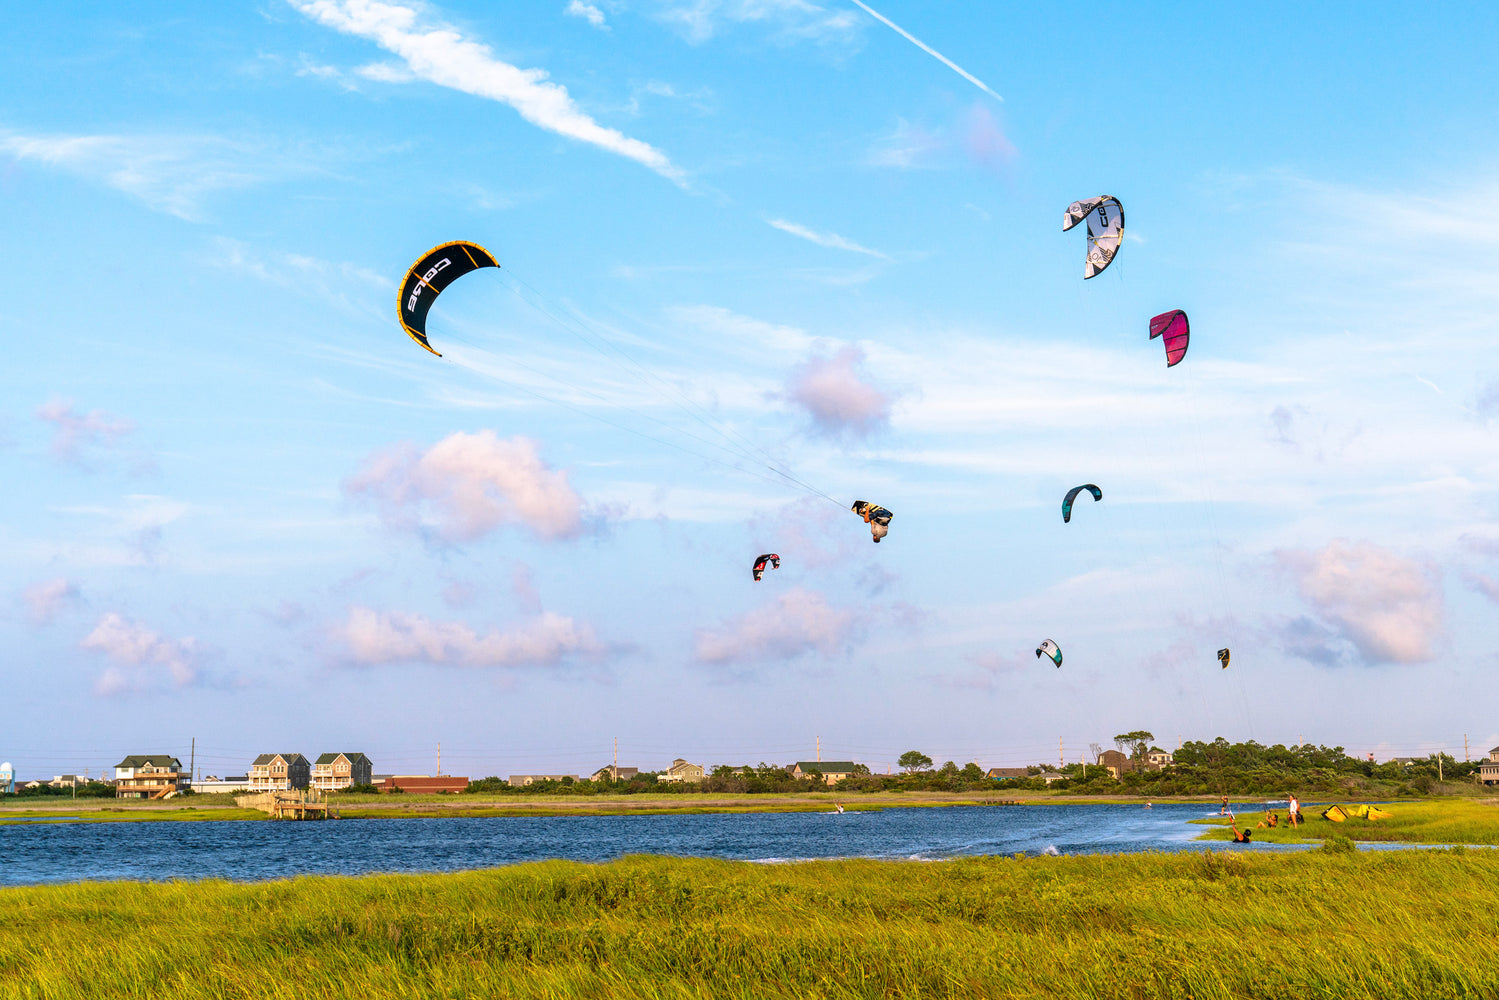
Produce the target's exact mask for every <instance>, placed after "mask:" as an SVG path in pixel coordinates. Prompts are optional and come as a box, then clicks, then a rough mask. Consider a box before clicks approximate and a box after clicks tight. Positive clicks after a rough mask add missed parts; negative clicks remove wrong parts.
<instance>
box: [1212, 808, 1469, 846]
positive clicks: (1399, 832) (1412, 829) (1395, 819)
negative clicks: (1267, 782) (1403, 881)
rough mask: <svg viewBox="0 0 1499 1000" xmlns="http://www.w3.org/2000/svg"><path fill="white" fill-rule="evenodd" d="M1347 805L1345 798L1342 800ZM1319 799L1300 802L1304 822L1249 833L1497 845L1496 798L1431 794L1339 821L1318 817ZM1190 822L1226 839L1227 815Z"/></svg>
mask: <svg viewBox="0 0 1499 1000" xmlns="http://www.w3.org/2000/svg"><path fill="white" fill-rule="evenodd" d="M1344 804H1345V805H1347V804H1348V803H1344ZM1324 808H1326V807H1325V806H1324V805H1318V806H1316V807H1313V806H1311V805H1303V806H1302V810H1301V812H1302V815H1303V816H1305V817H1306V822H1305V823H1303V824H1302V825H1301V826H1300V827H1299V828H1297V829H1294V830H1293V829H1291V828H1290V827H1287V826H1278V827H1276V828H1275V829H1273V830H1271V829H1265V830H1255V831H1254V839H1255V840H1256V841H1262V842H1265V843H1273V844H1295V843H1305V842H1307V841H1312V842H1315V841H1319V840H1325V839H1326V838H1328V837H1332V836H1343V837H1348V838H1350V839H1353V840H1360V841H1385V842H1395V843H1407V844H1487V845H1499V800H1495V799H1488V800H1483V801H1478V800H1474V799H1430V800H1426V801H1421V802H1394V803H1391V804H1389V805H1387V806H1383V807H1381V808H1383V809H1384V810H1385V811H1386V812H1389V813H1391V814H1392V815H1391V818H1390V819H1381V820H1364V819H1356V818H1352V817H1350V818H1349V819H1347V820H1346V821H1344V822H1342V823H1334V822H1332V821H1330V820H1325V819H1323V818H1322V815H1321V814H1322V810H1323V809H1324ZM1272 811H1278V812H1279V813H1280V818H1281V822H1282V823H1284V822H1285V818H1286V812H1285V808H1284V807H1281V808H1280V809H1279V810H1273V809H1272ZM1263 818H1264V814H1263V813H1259V812H1252V813H1251V812H1240V813H1239V814H1238V817H1237V820H1236V822H1235V824H1234V825H1235V826H1237V827H1238V828H1239V829H1241V830H1242V829H1243V828H1244V827H1246V826H1248V827H1253V826H1254V825H1255V824H1256V823H1258V822H1259V821H1260V820H1261V819H1263ZM1192 822H1194V823H1205V824H1209V825H1211V826H1213V827H1215V829H1213V830H1211V831H1209V832H1208V833H1206V834H1204V836H1203V837H1202V838H1201V839H1203V840H1231V839H1232V836H1231V835H1230V834H1229V832H1228V829H1227V827H1226V824H1227V823H1228V821H1227V820H1220V819H1217V818H1212V819H1198V820H1192Z"/></svg>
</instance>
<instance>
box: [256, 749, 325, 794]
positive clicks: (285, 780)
mask: <svg viewBox="0 0 1499 1000" xmlns="http://www.w3.org/2000/svg"><path fill="white" fill-rule="evenodd" d="M311 782H312V765H311V764H309V763H308V762H307V758H306V757H303V756H302V755H301V754H299V753H263V754H261V755H260V756H259V757H256V758H255V762H254V763H253V764H251V765H250V791H252V792H284V791H290V790H291V789H293V788H306V787H307V786H308V785H309V784H311Z"/></svg>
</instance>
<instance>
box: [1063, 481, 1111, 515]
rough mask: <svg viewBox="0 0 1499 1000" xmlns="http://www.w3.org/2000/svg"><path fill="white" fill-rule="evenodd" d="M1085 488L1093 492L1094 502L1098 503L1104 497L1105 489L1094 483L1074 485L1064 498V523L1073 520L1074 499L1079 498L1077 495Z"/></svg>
mask: <svg viewBox="0 0 1499 1000" xmlns="http://www.w3.org/2000/svg"><path fill="white" fill-rule="evenodd" d="M1083 490H1087V491H1088V492H1089V493H1091V494H1093V502H1094V503H1097V502H1098V501H1100V500H1102V499H1103V490H1101V489H1099V488H1098V487H1097V486H1094V485H1093V484H1092V483H1084V484H1083V485H1081V486H1074V487H1072V489H1070V490H1068V491H1067V496H1066V497H1065V498H1064V499H1063V500H1062V523H1063V524H1069V523H1071V521H1072V501H1074V500H1076V499H1077V495H1078V494H1079V493H1081V492H1082V491H1083Z"/></svg>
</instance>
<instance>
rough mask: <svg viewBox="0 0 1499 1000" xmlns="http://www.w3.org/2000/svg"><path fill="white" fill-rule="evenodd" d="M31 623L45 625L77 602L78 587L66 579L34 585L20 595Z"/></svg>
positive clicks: (61, 578)
mask: <svg viewBox="0 0 1499 1000" xmlns="http://www.w3.org/2000/svg"><path fill="white" fill-rule="evenodd" d="M21 600H22V601H24V602H25V604H26V611H27V615H28V617H30V619H31V621H32V622H33V623H34V624H37V625H46V624H48V623H49V622H51V621H52V620H53V619H54V618H56V617H57V616H58V615H60V614H61V613H62V612H63V611H64V610H66V609H67V608H69V607H72V606H74V605H76V604H77V603H78V602H79V593H78V585H77V584H75V583H74V582H73V581H72V580H69V579H68V578H67V577H58V578H57V579H55V580H46V581H44V582H42V583H34V584H32V585H31V586H29V587H27V588H26V590H25V591H24V592H22V594H21Z"/></svg>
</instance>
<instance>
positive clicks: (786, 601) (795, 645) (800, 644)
mask: <svg viewBox="0 0 1499 1000" xmlns="http://www.w3.org/2000/svg"><path fill="white" fill-rule="evenodd" d="M861 624H862V623H861V621H860V619H859V617H858V616H857V615H855V613H854V612H853V611H849V610H846V609H843V608H835V607H832V606H830V605H829V604H828V602H827V599H826V598H825V597H823V596H822V595H821V594H819V593H817V592H816V591H812V590H807V589H806V588H804V587H793V588H792V589H790V590H788V591H786V592H785V593H784V594H782V595H781V596H780V597H778V598H776V599H775V600H774V601H772V602H771V603H769V604H767V605H765V606H764V607H761V608H758V609H756V610H754V611H750V612H747V613H746V614H743V615H740V616H738V617H737V618H732V619H730V620H728V621H726V622H723V623H721V624H719V625H718V626H716V627H714V628H708V629H700V630H699V631H698V633H697V642H696V656H697V659H698V661H699V662H701V663H711V664H732V663H752V662H758V661H762V660H790V659H793V658H795V657H798V656H801V655H803V654H804V653H810V652H812V651H814V650H816V651H817V652H820V653H822V654H823V655H824V656H835V655H837V654H838V653H839V652H841V651H842V650H844V649H846V648H847V647H848V645H849V643H850V642H852V641H853V638H854V636H855V633H856V632H857V631H858V629H859V627H860V625H861Z"/></svg>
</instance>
